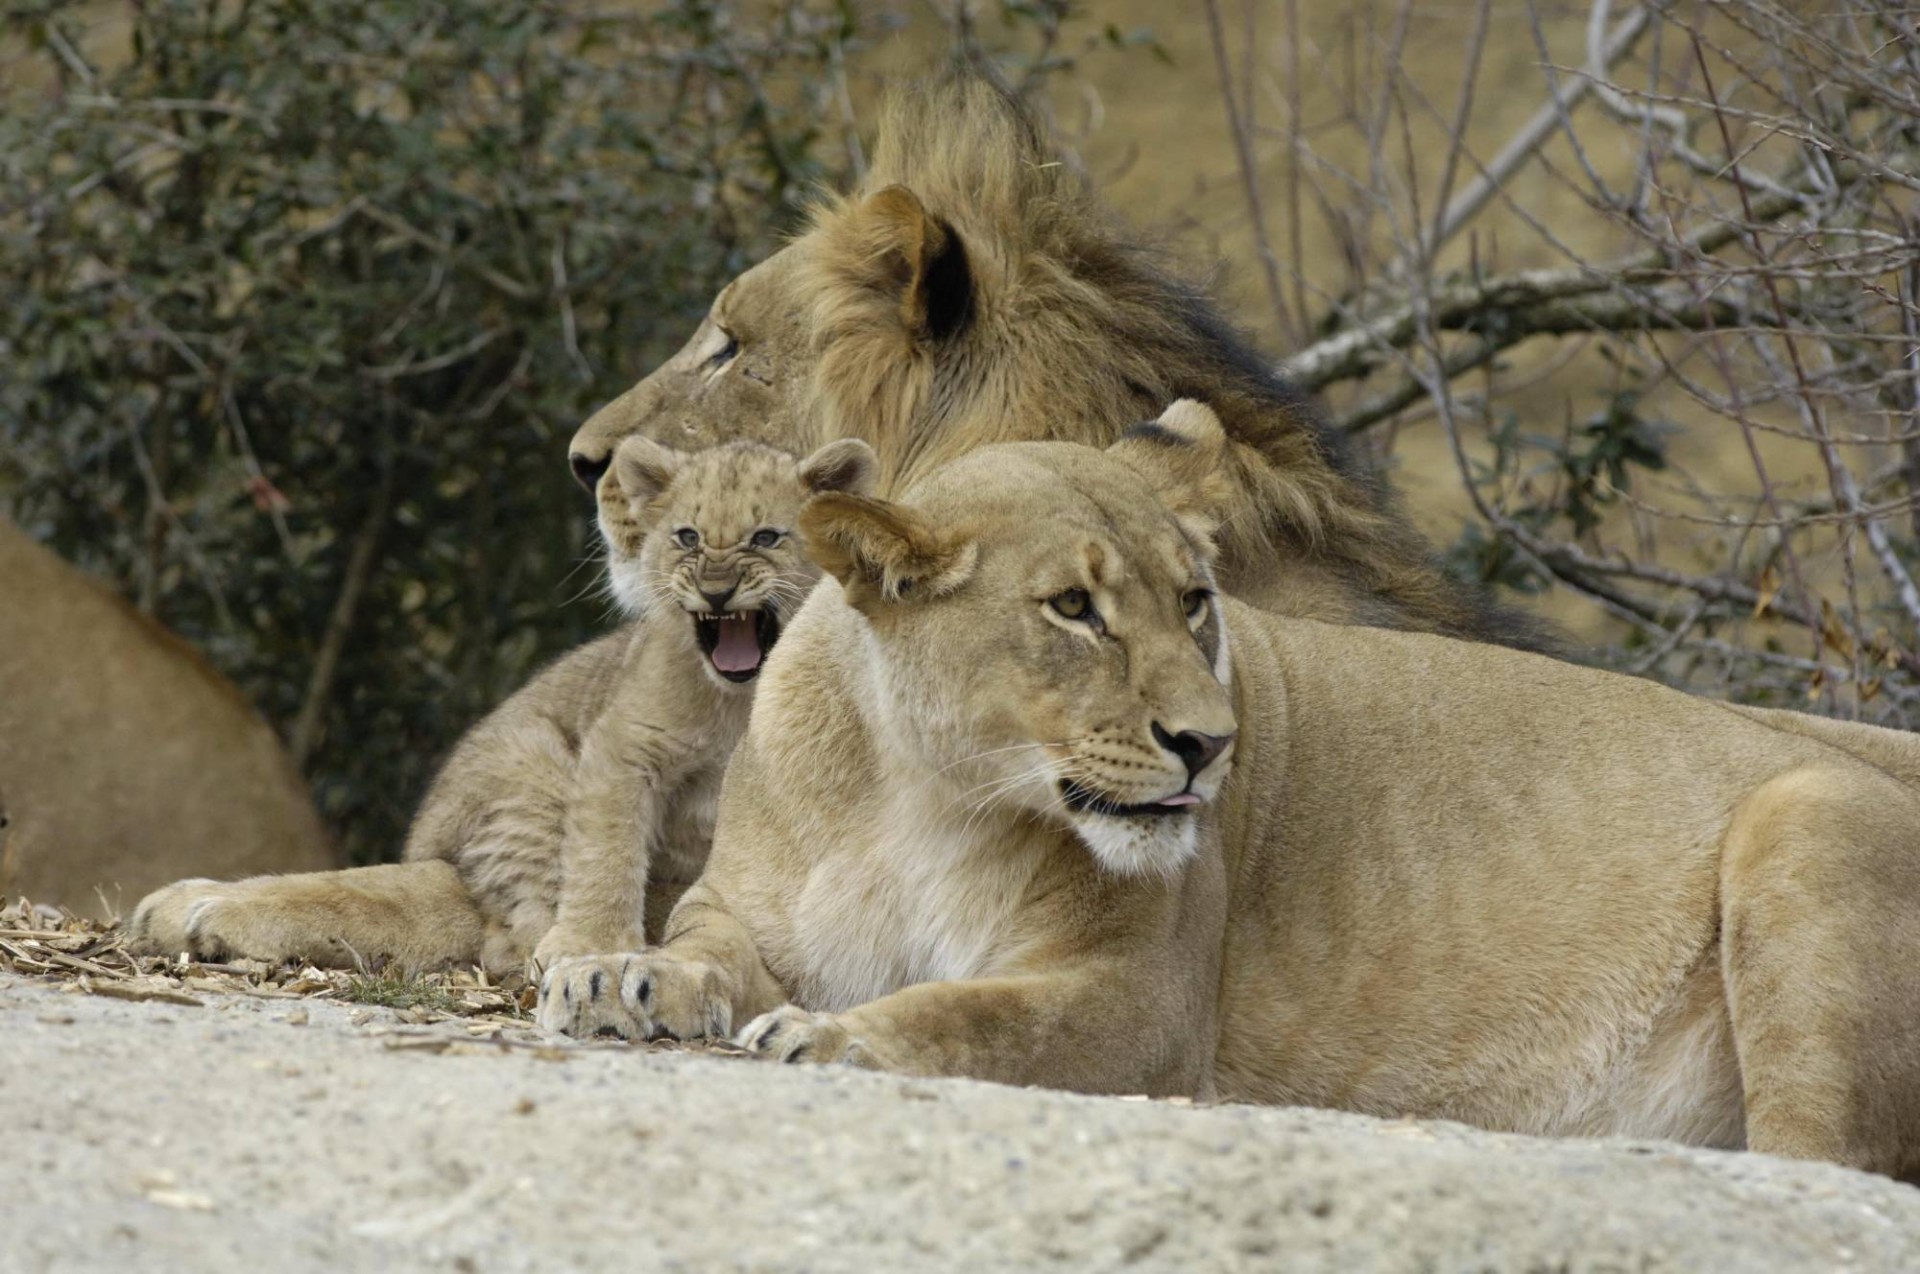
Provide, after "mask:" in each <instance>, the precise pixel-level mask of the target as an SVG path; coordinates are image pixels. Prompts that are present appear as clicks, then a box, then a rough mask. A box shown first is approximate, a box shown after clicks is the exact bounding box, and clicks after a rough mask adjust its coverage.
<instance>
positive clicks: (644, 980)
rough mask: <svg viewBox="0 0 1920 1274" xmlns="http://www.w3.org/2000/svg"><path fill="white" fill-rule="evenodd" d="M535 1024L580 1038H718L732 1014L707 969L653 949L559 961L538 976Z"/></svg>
mask: <svg viewBox="0 0 1920 1274" xmlns="http://www.w3.org/2000/svg"><path fill="white" fill-rule="evenodd" d="M534 1021H535V1023H536V1024H537V1025H538V1026H539V1027H540V1028H541V1029H542V1030H546V1031H556V1032H559V1033H561V1034H565V1035H573V1036H578V1037H581V1038H585V1037H587V1036H592V1035H617V1036H619V1037H620V1038H621V1039H628V1040H643V1039H647V1038H649V1037H651V1036H654V1035H667V1036H671V1037H672V1038H674V1039H681V1040H689V1039H699V1038H703V1037H714V1038H722V1039H723V1038H725V1037H726V1035H727V1032H728V1029H729V1028H730V1027H731V1026H732V1024H733V1009H732V1006H731V1004H730V1003H729V1001H728V999H727V997H726V996H725V995H724V994H722V992H721V988H720V985H719V980H718V978H717V977H716V976H715V974H714V972H713V970H712V969H710V968H709V967H708V966H706V965H704V964H695V963H690V962H686V961H681V960H676V959H674V958H673V957H671V956H668V955H665V954H662V953H660V952H657V951H655V952H645V953H635V954H627V955H591V956H578V957H574V958H571V959H565V960H559V961H556V962H555V963H554V965H553V967H552V968H550V969H547V970H546V971H545V972H544V973H543V974H542V975H541V978H540V1003H539V1006H538V1007H537V1008H536V1009H535V1010H534Z"/></svg>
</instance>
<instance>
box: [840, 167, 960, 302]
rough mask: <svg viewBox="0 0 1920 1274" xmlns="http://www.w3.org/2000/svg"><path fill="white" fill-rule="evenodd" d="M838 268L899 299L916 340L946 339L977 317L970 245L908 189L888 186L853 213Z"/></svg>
mask: <svg viewBox="0 0 1920 1274" xmlns="http://www.w3.org/2000/svg"><path fill="white" fill-rule="evenodd" d="M847 230H848V232H849V234H850V236H851V238H850V239H849V240H847V241H844V242H843V243H842V244H841V247H842V249H843V250H844V251H845V252H846V254H847V255H846V256H844V257H842V258H841V260H840V262H839V264H840V265H841V267H842V268H843V269H845V270H847V271H848V272H850V273H851V274H852V276H853V278H854V280H855V281H856V282H858V283H860V284H861V285H863V286H866V287H869V288H872V289H874V290H875V291H879V292H884V293H886V294H887V295H889V296H893V297H896V298H898V301H899V306H900V323H901V326H903V327H904V328H906V331H907V335H909V336H910V337H913V338H915V339H917V340H918V339H931V340H943V339H945V338H946V337H949V336H952V335H953V334H954V333H955V332H958V331H959V330H960V329H961V328H963V327H965V326H966V324H967V320H968V319H969V318H970V317H972V314H973V273H972V271H971V270H970V269H968V266H967V250H966V246H965V245H964V244H962V243H961V242H960V236H959V235H957V234H955V233H954V231H953V227H951V226H949V225H947V224H946V223H945V222H943V221H940V220H938V219H937V218H935V217H934V216H933V215H932V214H931V213H929V212H928V211H927V209H926V205H925V204H922V203H921V202H920V197H919V196H918V195H916V194H914V193H913V192H912V191H911V190H908V189H907V188H906V187H905V186H888V187H887V188H886V189H885V190H881V191H879V192H877V193H875V194H872V195H869V196H867V198H866V200H865V201H864V202H863V203H861V204H860V205H859V206H858V207H857V208H854V209H853V210H852V215H851V217H850V220H849V225H848V226H847Z"/></svg>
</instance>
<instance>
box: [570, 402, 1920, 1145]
mask: <svg viewBox="0 0 1920 1274" xmlns="http://www.w3.org/2000/svg"><path fill="white" fill-rule="evenodd" d="M1170 415H1171V413H1170ZM1183 423H1184V425H1185V426H1186V429H1187V431H1186V432H1185V433H1184V434H1181V435H1179V436H1175V435H1174V433H1173V431H1172V430H1171V429H1169V428H1162V429H1161V430H1160V431H1158V433H1149V434H1142V435H1140V436H1138V437H1137V438H1129V439H1126V440H1123V441H1122V443H1120V444H1119V445H1118V446H1116V447H1115V448H1114V450H1113V451H1112V452H1110V453H1107V454H1105V455H1103V454H1100V453H1095V452H1091V451H1088V450H1086V449H1082V448H1067V447H1059V446H1057V445H1050V444H1039V445H1035V444H1026V445H1022V446H1016V447H1007V448H994V449H991V450H988V451H983V452H981V453H979V454H977V455H974V456H971V457H968V458H966V459H963V460H962V461H960V462H958V463H956V464H954V465H952V466H950V467H949V468H948V469H946V470H944V471H942V472H941V473H939V474H937V475H935V476H934V477H933V478H931V479H929V480H927V481H926V482H924V483H922V484H921V485H920V486H918V487H917V488H915V490H914V491H913V492H911V493H910V496H911V500H912V503H911V504H910V505H907V506H900V505H890V504H886V503H883V502H876V501H868V502H864V503H861V502H850V501H845V500H840V499H837V498H834V497H824V498H822V499H821V500H817V501H815V502H814V503H813V504H812V505H810V506H809V509H808V512H807V514H806V516H805V519H804V520H803V525H804V526H805V527H806V530H807V533H808V537H809V542H810V543H811V544H813V546H814V553H815V556H816V557H818V558H820V559H821V560H822V562H823V564H824V565H825V566H826V567H827V569H828V570H829V571H830V572H831V573H832V575H833V576H834V577H835V579H834V580H830V581H829V582H827V583H825V584H823V585H822V586H821V587H820V588H819V589H818V590H816V592H815V593H814V595H813V597H812V598H811V599H810V601H809V602H808V604H807V606H806V607H805V608H804V610H803V611H802V612H801V614H800V615H799V616H798V617H797V618H796V620H795V622H794V624H793V625H792V626H791V629H790V632H789V636H788V638H787V643H786V645H785V646H783V648H782V650H781V652H780V655H779V657H778V659H776V661H775V663H774V666H773V668H772V669H771V670H770V672H769V675H768V678H767V682H766V685H765V686H763V687H762V689H761V692H760V698H759V701H758V703H757V704H756V707H755V711H754V715H753V720H752V723H751V725H750V727H749V731H748V735H747V738H746V739H745V740H744V741H743V742H742V744H741V745H740V747H739V749H738V750H737V751H736V753H735V757H734V762H733V765H732V768H731V769H730V771H729V774H728V778H727V782H726V786H725V789H724V791H723V795H722V801H721V814H720V823H719V827H718V830H717V833H716V840H715V845H714V849H713V853H712V856H711V858H710V859H709V862H708V866H707V870H706V872H705V874H704V875H703V877H702V879H701V880H700V881H699V882H698V883H697V884H696V885H695V886H694V887H693V888H692V889H691V890H689V891H688V893H687V894H686V896H685V897H684V898H683V899H682V901H681V903H680V905H679V907H678V908H677V909H676V910H675V912H674V914H673V916H672V917H670V919H669V921H668V926H667V933H668V940H667V943H666V945H665V946H664V947H663V948H661V949H660V950H658V951H655V952H650V953H646V954H638V955H630V956H621V957H598V958H595V959H593V960H590V961H583V962H579V963H581V964H583V965H591V966H593V967H594V968H595V969H597V970H598V971H599V972H600V973H601V975H602V979H601V985H603V986H604V987H605V994H604V995H603V996H602V997H600V999H599V1000H598V1001H597V1002H594V1003H591V1004H585V1005H582V1004H579V1003H577V1002H576V1003H575V1004H573V1005H571V1006H569V1007H568V1011H566V1012H563V1011H561V1006H559V1005H557V1004H552V1003H550V1002H549V1001H548V1000H547V999H546V998H545V997H543V1001H542V1006H541V1014H542V1017H543V1019H544V1020H548V1021H550V1022H553V1023H555V1024H558V1025H568V1026H572V1027H573V1028H574V1029H602V1028H605V1027H609V1026H611V1027H613V1028H614V1029H617V1030H622V1031H625V1032H628V1033H641V1032H646V1031H649V1030H655V1029H666V1030H669V1031H672V1032H673V1033H675V1034H678V1035H682V1036H690V1035H700V1034H706V1033H725V1032H728V1031H731V1030H734V1029H735V1028H741V1027H744V1029H741V1030H739V1034H738V1040H739V1042H741V1043H743V1044H744V1045H746V1046H747V1047H749V1048H751V1049H753V1050H755V1051H758V1052H763V1053H768V1054H771V1055H774V1056H778V1057H781V1058H784V1059H786V1060H813V1061H840V1060H845V1061H853V1062H856V1063H859V1064H863V1065H869V1066H876V1067H880V1068H884V1069H890V1070H898V1071H903V1072H908V1073H914V1074H926V1075H965V1076H972V1077H976V1078H982V1079H990V1080H998V1081H1002V1082H1007V1083H1015V1084H1041V1085H1047V1086H1052V1087H1061V1088H1069V1089H1078V1090H1082V1091H1089V1092H1116V1093H1128V1092H1149V1093H1172V1094H1189V1095H1194V1096H1199V1097H1210V1098H1218V1099H1221V1100H1237V1101H1254V1102H1282V1103H1307V1104H1313V1105H1320V1106H1329V1107H1339V1108H1345V1109H1351V1110H1359V1111H1366V1112H1371V1113H1375V1114H1382V1115H1405V1116H1419V1117H1445V1118H1451V1119H1457V1120H1462V1121H1465V1122H1469V1123H1473V1124H1478V1125H1481V1126H1483V1127H1488V1128H1495V1129H1509V1130H1514V1131H1520V1132H1529V1133H1543V1134H1574V1133H1578V1134H1617V1135H1625V1136H1636V1137H1660V1138H1677V1139H1680V1140H1684V1141H1688V1142H1693V1143H1697V1144H1704V1145H1714V1146H1741V1145H1746V1146H1750V1147H1752V1148H1754V1149H1758V1150H1764V1151H1770V1152H1774V1153H1780V1154H1787V1155H1795V1156H1803V1157H1818V1158H1828V1159H1833V1160H1837V1161H1840V1162H1843V1163H1848V1164H1852V1165H1854V1166H1857V1167H1863V1168H1869V1169H1874V1170H1878V1171H1882V1172H1888V1173H1892V1174H1895V1175H1907V1176H1912V1175H1914V1174H1916V1173H1920V973H1917V972H1916V971H1917V970H1920V909H1917V908H1916V906H1915V900H1916V899H1920V783H1917V782H1916V779H1920V740H1916V739H1914V738H1911V737H1908V736H1906V735H1902V734H1898V733H1895V732H1892V731H1887V730H1881V729H1877V728H1874V727H1869V726H1860V725H1848V724H1844V723H1835V722H1818V721H1814V720H1813V719H1807V720H1806V721H1804V722H1796V721H1794V720H1793V719H1792V718H1791V717H1790V716H1789V715H1785V714H1783V715H1782V716H1780V717H1778V718H1775V719H1776V720H1779V721H1780V722H1782V723H1783V724H1787V725H1789V726H1794V725H1800V724H1804V725H1806V726H1807V727H1808V728H1807V729H1806V730H1804V731H1801V730H1797V729H1793V730H1781V729H1776V728H1772V727H1771V726H1770V725H1768V724H1766V722H1765V720H1764V719H1761V718H1757V717H1755V716H1751V715H1745V714H1741V713H1738V712H1735V711H1733V710H1731V709H1728V708H1726V707H1724V706H1722V705H1718V704H1714V703H1711V702H1707V701H1703V700H1698V699H1694V698H1690V697H1687V696H1685V695H1682V694H1679V693H1677V692H1674V691H1671V690H1668V689H1666V688H1663V687H1661V686H1658V685H1655V684H1653V683H1649V682H1645V681H1640V680H1634V679H1630V678H1626V677H1621V676H1617V675H1613V674H1608V673H1605V672H1601V671H1597V670H1593V669H1588V668H1581V667H1577V666H1573V665H1569V664H1565V663H1560V662H1557V661H1554V660H1550V659H1547V658H1543V657H1540V656H1536V655H1531V654H1526V653H1521V652H1515V651H1510V650H1505V649H1501V648H1499V647H1496V646H1491V645H1484V644H1475V643H1465V642H1457V641H1452V640H1448V639H1444V638H1440V637H1436V636H1432V635H1427V634H1412V633H1397V632H1389V631H1383V630H1378V629H1365V628H1352V627H1336V626H1329V625H1324V624H1321V623H1317V622H1314V621H1309V620H1300V619H1292V618H1283V617H1278V616H1274V615H1271V614H1268V613H1264V612H1261V611H1258V610H1255V609H1253V608H1250V607H1247V606H1245V605H1242V604H1240V603H1237V602H1234V601H1232V600H1229V599H1225V598H1216V599H1214V600H1213V601H1211V602H1209V603H1207V604H1206V605H1205V606H1202V607H1200V608H1199V609H1193V607H1194V606H1195V603H1194V602H1193V601H1191V600H1188V601H1187V602H1185V603H1180V602H1179V601H1178V599H1180V598H1182V597H1186V598H1188V599H1191V598H1193V597H1195V596H1197V595H1199V594H1196V593H1195V591H1194V590H1196V589H1199V590H1201V591H1202V592H1204V588H1205V581H1206V579H1207V569H1206V563H1205V554H1204V551H1203V550H1202V549H1201V548H1199V547H1198V543H1199V542H1198V541H1197V540H1196V539H1195V538H1194V534H1193V531H1192V529H1191V528H1190V527H1188V526H1186V525H1185V524H1184V522H1182V521H1176V519H1174V518H1173V517H1170V516H1169V515H1167V514H1166V513H1164V512H1156V511H1155V507H1156V506H1155V504H1154V499H1155V494H1156V493H1158V494H1159V495H1160V496H1161V497H1162V498H1164V499H1166V500H1167V501H1168V502H1169V503H1170V504H1174V505H1175V506H1176V507H1177V508H1178V507H1188V508H1199V507H1205V506H1206V505H1208V504H1210V501H1209V500H1206V499H1203V498H1201V497H1200V496H1199V495H1198V494H1196V492H1195V488H1194V487H1193V485H1192V484H1193V482H1194V481H1195V479H1194V476H1193V473H1194V471H1193V468H1192V461H1191V460H1189V459H1186V458H1184V457H1186V456H1188V455H1189V454H1191V453H1195V452H1199V451H1201V450H1202V449H1203V444H1205V442H1206V439H1207V437H1208V434H1207V432H1206V430H1205V428H1204V427H1202V426H1198V425H1195V424H1194V422H1193V421H1192V420H1191V419H1187V420H1186V421H1184V422H1183ZM1212 437H1214V438H1215V439H1217V437H1218V435H1217V433H1215V434H1213V435H1212ZM1062 590H1065V591H1064V592H1063V591H1062ZM1063 598H1064V599H1065V601H1062V599H1063ZM1180 605H1185V606H1187V607H1188V608H1189V611H1190V614H1189V618H1188V619H1187V620H1185V621H1183V620H1182V619H1181V612H1180V609H1179V607H1180ZM1063 616H1065V618H1063ZM1087 616H1093V617H1094V619H1088V618H1087ZM1096 620H1097V623H1096V622H1095V621H1096ZM1223 652H1226V654H1227V655H1228V656H1229V657H1227V658H1223ZM1229 663H1230V665H1231V667H1230V668H1229V667H1228V664H1229ZM1149 725H1151V727H1152V729H1151V731H1150V730H1149ZM1236 725H1237V734H1236V732H1235V727H1236ZM1150 735H1151V737H1149V736H1150ZM1818 736H1825V737H1826V738H1827V739H1828V740H1830V742H1822V741H1820V738H1819V737H1818ZM1201 739H1211V740H1213V741H1214V742H1213V743H1212V744H1210V745H1209V746H1208V747H1206V748H1204V749H1203V748H1199V747H1198V746H1197V745H1195V744H1193V743H1191V742H1182V740H1188V741H1191V740H1201ZM1223 747H1224V751H1223V750H1222V748H1223ZM1183 764H1184V766H1185V768H1184V769H1183V768H1182V767H1183ZM1229 769H1230V773H1226V776H1225V778H1224V782H1223V781H1222V775H1223V772H1225V771H1228V770H1229ZM1182 784H1185V785H1186V786H1185V787H1184V788H1182V786H1181V785H1182ZM1170 791H1172V792H1175V795H1173V796H1167V795H1165V794H1166V793H1168V792H1170ZM1188 794H1197V795H1198V796H1199V797H1201V798H1208V797H1210V798H1211V800H1210V801H1209V803H1208V804H1207V805H1204V806H1196V805H1194V804H1193V802H1192V801H1191V800H1190V799H1189V796H1188ZM1195 809H1199V810H1201V811H1203V812H1202V813H1200V814H1198V815H1197V816H1196V815H1195V814H1194V813H1193V812H1192V811H1193V810H1195ZM579 974H580V970H579V969H577V968H576V969H573V970H571V971H570V972H569V976H572V977H574V978H576V979H577V978H578V977H579Z"/></svg>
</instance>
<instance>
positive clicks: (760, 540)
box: [753, 526, 780, 549]
mask: <svg viewBox="0 0 1920 1274" xmlns="http://www.w3.org/2000/svg"><path fill="white" fill-rule="evenodd" d="M779 542H780V532H778V531H776V530H774V529H773V528H772V527H770V526H763V527H761V528H760V529H759V530H758V531H755V532H754V533H753V547H755V548H757V549H770V548H772V547H773V546H774V545H776V544H778V543H779Z"/></svg>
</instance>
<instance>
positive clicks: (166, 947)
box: [127, 878, 246, 960]
mask: <svg viewBox="0 0 1920 1274" xmlns="http://www.w3.org/2000/svg"><path fill="white" fill-rule="evenodd" d="M225 896H226V891H225V886H223V885H222V884H221V883H220V882H219V881H217V880H207V879H204V878H200V879H194V880H181V881H176V882H174V883H173V884H171V885H168V886H166V887H165V888H162V889H156V890H154V891H153V892H152V893H150V894H148V895H147V896H146V897H145V898H142V899H141V900H140V905H139V906H137V907H135V908H134V909H133V918H132V919H131V920H129V921H127V935H128V938H129V945H130V946H131V947H132V948H133V949H134V950H135V951H136V952H138V953H140V954H142V955H163V956H174V955H179V954H180V953H181V952H183V951H184V952H186V953H187V954H188V955H191V956H193V957H194V958H195V959H202V960H206V959H214V958H216V957H219V956H224V955H226V954H227V951H226V950H225V949H224V948H221V949H218V950H216V949H214V944H215V943H216V941H217V939H218V932H217V927H209V926H208V925H207V924H206V920H207V913H208V912H209V911H210V910H212V909H213V908H215V907H216V906H217V905H218V904H219V903H221V902H223V901H224V900H225ZM240 954H246V953H244V952H242V953H240Z"/></svg>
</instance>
